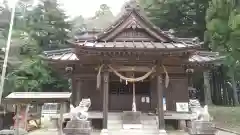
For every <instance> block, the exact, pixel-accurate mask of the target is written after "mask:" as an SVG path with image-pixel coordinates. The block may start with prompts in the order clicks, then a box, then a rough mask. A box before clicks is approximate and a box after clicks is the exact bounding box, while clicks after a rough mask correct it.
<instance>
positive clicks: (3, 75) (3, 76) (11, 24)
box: [0, 6, 16, 104]
mask: <svg viewBox="0 0 240 135" xmlns="http://www.w3.org/2000/svg"><path fill="white" fill-rule="evenodd" d="M15 10H16V8H15V6H13V7H12V9H11V11H12V12H11V20H10V24H9V31H8V38H7V45H6V49H5V57H4V62H3V66H2V76H1V84H0V104H1V102H2V94H3V88H4V81H5V76H6V71H7V62H8V55H9V50H10V45H11V38H12V29H13V23H14V17H15Z"/></svg>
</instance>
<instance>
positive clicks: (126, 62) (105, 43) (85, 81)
mask: <svg viewBox="0 0 240 135" xmlns="http://www.w3.org/2000/svg"><path fill="white" fill-rule="evenodd" d="M68 43H69V44H70V45H71V46H72V48H69V49H62V50H55V51H46V52H44V54H45V56H46V57H47V60H48V61H49V62H50V63H51V64H52V66H53V67H54V68H55V69H56V70H58V71H60V72H61V73H62V74H64V75H67V76H68V77H69V78H71V79H72V93H73V94H72V101H73V103H74V104H78V103H79V101H80V100H81V98H85V97H90V98H91V101H92V106H91V109H92V110H95V111H102V112H103V129H107V120H108V116H107V114H108V112H109V111H131V110H132V109H133V102H135V105H136V110H137V111H142V112H149V111H155V110H156V108H157V111H158V112H159V113H158V118H159V129H160V130H164V128H165V126H164V103H163V102H164V101H163V99H164V98H165V99H166V110H167V111H175V112H176V103H178V102H185V103H188V102H189V95H188V71H193V70H194V71H196V72H203V71H207V70H208V69H209V68H211V67H212V66H214V64H215V63H217V62H219V61H221V57H219V56H218V53H213V52H206V51H200V49H201V45H200V42H199V41H198V39H197V38H193V39H191V38H177V37H175V36H173V35H172V34H171V33H170V32H166V31H162V30H161V29H159V28H158V27H157V26H155V25H154V24H152V23H151V22H150V21H149V20H148V18H147V17H146V16H145V15H144V13H143V12H142V11H141V9H140V8H139V7H138V6H137V5H136V4H135V5H131V4H129V5H127V6H126V8H125V12H124V13H122V15H121V16H120V17H119V18H118V19H117V20H116V21H115V22H114V23H113V24H112V25H111V26H109V27H108V28H106V29H104V30H102V31H98V32H91V33H87V32H86V33H84V34H83V35H82V36H81V35H80V36H77V38H75V39H74V40H71V41H68ZM206 75H207V74H206ZM205 82H206V83H207V81H205ZM207 86H208V85H207Z"/></svg>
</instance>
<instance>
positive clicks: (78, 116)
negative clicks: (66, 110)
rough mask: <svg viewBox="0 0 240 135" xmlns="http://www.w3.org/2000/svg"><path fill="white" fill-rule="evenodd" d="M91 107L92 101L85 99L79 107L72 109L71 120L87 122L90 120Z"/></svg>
mask: <svg viewBox="0 0 240 135" xmlns="http://www.w3.org/2000/svg"><path fill="white" fill-rule="evenodd" d="M90 106H91V99H90V98H85V99H82V101H81V102H80V103H79V105H78V106H77V107H75V108H74V107H73V106H72V107H71V111H70V114H71V120H87V119H88V112H87V111H88V109H89V107H90Z"/></svg>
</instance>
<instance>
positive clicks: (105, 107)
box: [101, 70, 109, 135]
mask: <svg viewBox="0 0 240 135" xmlns="http://www.w3.org/2000/svg"><path fill="white" fill-rule="evenodd" d="M108 89H109V72H108V71H107V70H105V71H104V72H103V129H102V132H101V135H107V134H108V95H109V90H108Z"/></svg>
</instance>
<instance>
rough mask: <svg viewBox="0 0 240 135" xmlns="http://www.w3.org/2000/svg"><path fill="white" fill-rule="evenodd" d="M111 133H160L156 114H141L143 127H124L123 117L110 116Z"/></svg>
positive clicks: (147, 134) (121, 134)
mask: <svg viewBox="0 0 240 135" xmlns="http://www.w3.org/2000/svg"><path fill="white" fill-rule="evenodd" d="M108 117H109V118H108V131H109V135H158V134H159V133H158V126H157V121H156V117H155V116H148V115H145V114H142V115H141V122H142V129H123V128H122V117H121V115H119V116H108Z"/></svg>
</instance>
